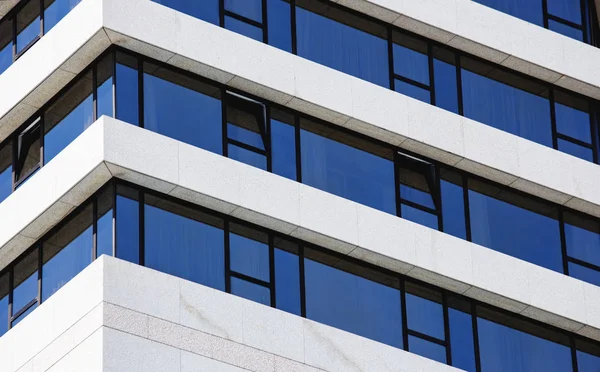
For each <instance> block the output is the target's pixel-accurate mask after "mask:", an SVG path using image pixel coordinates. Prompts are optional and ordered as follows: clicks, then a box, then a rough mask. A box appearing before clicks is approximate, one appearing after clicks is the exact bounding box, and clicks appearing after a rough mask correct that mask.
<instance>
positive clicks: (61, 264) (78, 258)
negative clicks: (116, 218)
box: [42, 204, 93, 301]
mask: <svg viewBox="0 0 600 372" xmlns="http://www.w3.org/2000/svg"><path fill="white" fill-rule="evenodd" d="M42 247H43V250H42V264H43V266H42V301H46V300H47V299H48V298H49V297H50V296H52V295H53V294H54V293H55V292H56V291H58V290H59V289H60V288H62V286H64V285H65V284H66V283H67V282H68V281H69V280H71V279H73V278H74V277H75V275H77V274H79V272H81V271H82V270H83V269H85V268H86V266H87V265H89V264H90V263H91V262H92V247H93V230H92V205H91V204H89V205H88V206H87V207H86V208H84V209H83V210H82V211H81V212H80V213H78V214H76V215H75V216H73V217H72V219H71V220H70V221H69V222H67V224H66V225H64V226H63V227H61V228H60V229H59V230H58V231H57V232H56V233H54V234H52V236H50V237H49V238H48V239H46V240H45V241H44V243H43V245H42Z"/></svg>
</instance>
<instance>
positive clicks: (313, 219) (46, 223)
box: [0, 117, 600, 340]
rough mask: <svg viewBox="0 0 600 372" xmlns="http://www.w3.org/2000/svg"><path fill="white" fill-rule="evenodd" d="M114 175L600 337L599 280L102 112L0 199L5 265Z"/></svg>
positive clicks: (1, 255) (0, 258)
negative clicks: (534, 261)
mask: <svg viewBox="0 0 600 372" xmlns="http://www.w3.org/2000/svg"><path fill="white" fill-rule="evenodd" d="M82 149H88V151H90V152H91V153H94V154H96V155H93V156H91V158H90V160H86V159H85V157H83V159H82V154H83V153H84V151H83V150H82ZM99 159H102V160H99ZM98 162H100V164H98ZM106 169H108V170H109V171H110V172H107V171H106ZM75 170H76V172H77V173H73V174H72V173H71V172H75ZM111 177H118V178H121V179H124V180H127V181H130V182H133V183H136V184H139V185H141V186H144V187H147V188H150V189H153V190H157V191H160V192H162V193H167V194H170V195H172V196H174V197H176V198H179V199H183V200H186V201H189V202H191V203H194V204H197V205H201V206H204V207H207V208H211V209H213V210H217V211H220V212H222V213H225V214H230V215H232V216H235V217H238V218H241V219H244V220H246V221H249V222H252V223H255V224H258V225H260V226H264V227H267V228H270V229H273V230H275V231H278V232H280V233H281V234H288V235H291V236H294V237H298V238H300V239H303V240H306V241H308V242H311V243H314V244H317V245H320V246H322V247H325V248H328V249H331V250H333V251H336V252H339V253H342V254H346V255H349V256H351V257H356V258H359V259H361V260H363V261H366V262H370V263H373V264H375V265H378V266H381V267H384V268H387V269H390V270H393V271H396V272H398V273H402V274H406V275H408V276H411V277H414V278H418V279H421V280H424V281H426V282H429V283H432V284H435V285H438V286H440V287H442V288H446V289H448V290H451V291H454V292H456V293H462V294H465V295H466V296H469V297H472V298H475V299H478V300H481V301H482V302H485V303H489V304H492V305H495V306H498V307H501V308H503V309H507V310H510V311H512V312H516V313H521V314H523V315H525V316H528V317H530V318H533V319H538V320H541V321H543V322H546V323H548V324H552V325H555V326H557V327H560V328H563V329H565V330H569V331H572V332H577V333H579V334H582V335H585V336H587V337H590V338H593V339H597V340H600V312H598V309H600V287H596V286H594V285H592V284H588V283H584V282H582V281H580V280H577V279H574V278H571V277H568V276H565V275H562V274H559V273H556V272H553V271H550V270H547V269H544V268H542V267H540V266H537V265H534V264H531V263H528V262H525V261H521V260H519V259H516V258H513V257H510V256H507V255H504V254H502V253H499V252H496V251H493V250H490V249H487V248H484V247H482V246H479V245H476V244H473V243H470V242H467V241H465V240H462V239H458V238H454V237H452V236H450V235H447V234H444V233H441V232H439V231H436V230H432V229H430V228H427V227H424V226H421V225H418V224H415V223H412V222H410V221H407V220H404V219H401V218H398V217H396V216H393V215H389V214H386V213H383V212H380V211H377V210H375V209H372V208H369V207H366V206H363V205H361V204H358V203H355V202H352V201H349V200H347V199H343V198H339V197H337V196H334V195H331V194H329V193H326V192H324V191H320V190H316V189H314V188H312V187H309V186H306V185H303V184H300V183H297V182H294V181H291V180H288V179H285V178H283V177H280V176H277V175H274V174H271V173H267V172H264V171H262V170H260V169H257V168H254V167H251V166H248V165H246V164H243V163H240V162H237V161H234V160H231V159H228V158H225V157H223V156H220V155H216V154H213V153H210V152H207V151H205V150H202V149H199V148H195V147H193V146H190V145H187V144H184V143H181V142H178V141H175V140H173V139H170V138H167V137H164V136H161V135H159V134H156V133H153V132H150V131H147V130H144V129H141V128H138V127H135V126H132V125H129V124H126V123H123V122H119V121H117V120H115V119H111V118H107V117H102V118H101V119H100V120H99V121H98V122H96V123H94V124H93V125H92V126H91V127H90V128H89V129H88V130H87V131H86V132H84V133H83V134H82V135H81V136H80V137H79V138H78V139H76V140H75V141H74V142H73V143H72V144H71V145H69V146H68V147H67V148H66V149H65V150H64V151H62V152H61V153H60V154H59V155H58V156H56V158H54V159H53V160H52V161H51V162H50V163H49V164H48V166H47V167H45V168H44V169H42V170H41V171H40V172H39V173H38V174H36V175H35V176H34V177H33V178H32V179H31V180H30V181H28V182H27V184H25V185H24V186H23V187H22V188H19V190H17V192H15V193H14V194H12V195H11V196H9V197H8V198H7V199H6V201H5V202H4V203H2V204H0V216H9V217H6V218H2V220H5V221H10V222H9V223H7V224H5V226H3V229H2V230H0V263H1V264H2V265H6V263H7V262H8V261H10V260H12V259H13V258H14V257H16V255H18V254H20V253H21V252H23V251H24V250H25V249H27V248H29V247H30V246H31V244H32V242H34V241H36V240H37V239H39V238H41V236H42V234H43V232H44V231H47V230H48V229H50V228H51V227H52V226H54V225H56V224H57V223H58V222H60V221H61V220H62V219H63V218H64V216H66V215H67V213H68V211H69V210H70V208H71V207H70V206H71V205H72V204H70V203H72V201H74V200H78V201H80V200H84V199H85V198H87V197H89V196H91V195H92V193H93V192H94V191H96V190H97V189H98V188H99V187H100V185H101V184H102V183H104V182H106V181H108V180H109V179H110V178H111ZM56 180H60V181H56ZM53 182H59V183H60V184H57V186H56V187H55V188H54V189H53V190H52V192H44V193H40V190H41V189H43V188H42V187H41V186H36V185H48V184H53ZM17 206H18V208H19V210H20V211H21V212H22V213H19V215H20V217H19V218H18V219H15V221H12V217H11V216H12V211H14V210H15V209H14V208H17ZM23 206H27V207H26V208H24V207H23ZM50 211H51V212H50ZM33 227H35V228H33ZM2 267H3V266H2ZM172 320H173V321H174V320H175V319H172Z"/></svg>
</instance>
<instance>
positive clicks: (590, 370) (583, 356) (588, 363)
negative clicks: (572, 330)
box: [577, 342, 600, 372]
mask: <svg viewBox="0 0 600 372" xmlns="http://www.w3.org/2000/svg"><path fill="white" fill-rule="evenodd" d="M578 343H579V342H578ZM592 349H595V350H594V352H595V353H594V354H592V353H586V352H584V351H581V350H577V370H578V371H579V372H598V371H600V353H599V350H598V348H597V347H595V348H594V347H592ZM590 351H591V350H590Z"/></svg>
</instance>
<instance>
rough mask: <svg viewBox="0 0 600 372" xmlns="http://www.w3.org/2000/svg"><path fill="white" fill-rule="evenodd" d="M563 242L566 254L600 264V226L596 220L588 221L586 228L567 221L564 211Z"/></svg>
mask: <svg viewBox="0 0 600 372" xmlns="http://www.w3.org/2000/svg"><path fill="white" fill-rule="evenodd" d="M565 217H566V218H565V224H564V226H565V227H564V229H565V242H566V244H567V254H568V255H569V256H571V257H573V258H577V259H580V260H582V261H586V262H589V263H591V264H594V265H596V266H600V226H598V223H597V222H596V221H586V222H588V223H589V225H591V226H589V227H588V228H587V229H586V228H584V227H583V226H577V225H573V224H570V223H568V217H569V215H568V214H566V213H565Z"/></svg>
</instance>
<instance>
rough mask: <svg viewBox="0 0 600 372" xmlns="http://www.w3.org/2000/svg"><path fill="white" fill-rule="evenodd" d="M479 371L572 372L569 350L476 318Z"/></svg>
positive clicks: (563, 346)
mask: <svg viewBox="0 0 600 372" xmlns="http://www.w3.org/2000/svg"><path fill="white" fill-rule="evenodd" d="M477 327H478V328H477V329H478V332H479V355H480V358H481V370H482V371H486V372H495V371H498V372H505V371H512V372H538V371H539V372H552V371H556V372H565V371H572V370H573V369H572V363H571V350H570V348H569V347H567V346H565V345H561V344H558V343H555V342H552V341H549V340H546V339H543V338H539V337H536V336H533V335H531V334H528V333H525V332H521V331H518V330H516V329H513V328H509V327H506V326H503V325H500V324H498V323H494V322H492V321H489V320H486V319H482V318H478V319H477Z"/></svg>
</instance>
